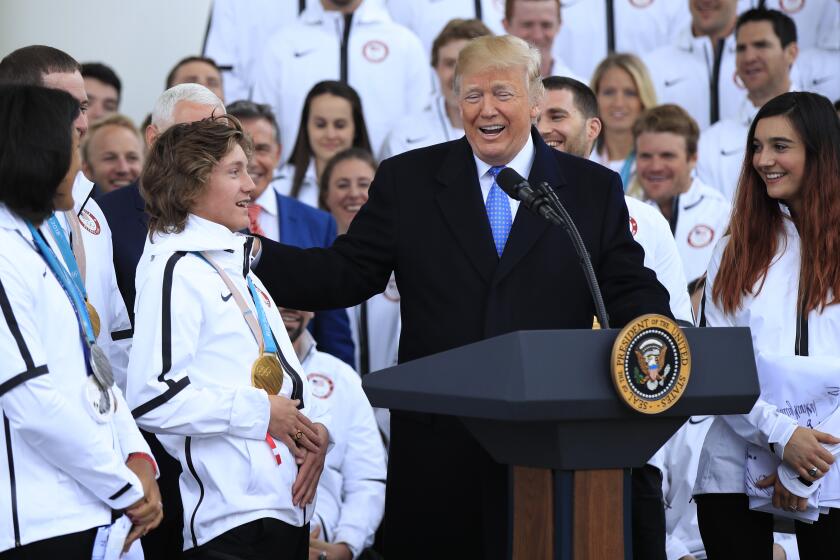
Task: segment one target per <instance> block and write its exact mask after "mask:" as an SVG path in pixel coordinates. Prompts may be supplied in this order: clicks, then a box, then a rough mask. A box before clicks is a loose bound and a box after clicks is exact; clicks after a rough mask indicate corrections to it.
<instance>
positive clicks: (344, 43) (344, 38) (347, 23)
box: [340, 12, 353, 84]
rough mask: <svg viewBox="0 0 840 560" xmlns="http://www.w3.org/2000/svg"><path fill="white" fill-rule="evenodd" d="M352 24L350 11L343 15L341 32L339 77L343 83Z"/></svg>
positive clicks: (345, 80)
mask: <svg viewBox="0 0 840 560" xmlns="http://www.w3.org/2000/svg"><path fill="white" fill-rule="evenodd" d="M352 24H353V13H352V12H350V13H349V14H345V15H344V32H343V33H342V34H341V78H340V81H341V82H343V83H345V84H346V83H349V82H348V70H347V47H348V44H349V43H350V27H351V26H352Z"/></svg>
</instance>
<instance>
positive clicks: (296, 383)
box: [271, 333, 306, 410]
mask: <svg viewBox="0 0 840 560" xmlns="http://www.w3.org/2000/svg"><path fill="white" fill-rule="evenodd" d="M271 338H273V339H274V345H275V346H276V347H277V359H278V360H280V364H281V365H282V366H283V370H284V371H286V372H288V373H289V377H291V379H292V394H291V396H290V397H289V398H290V399H292V400H295V399H300V404H299V405H298V409H299V410H300V409H303V407H304V406H305V404H306V403H304V402H303V381H302V380H301V378H300V374H299V373H298V372H297V371H295V368H293V367H292V364H290V363H289V361H288V360H287V359H286V356H284V355H283V352H282V351H281V350H280V344H278V343H277V337H275V336H274V333H271Z"/></svg>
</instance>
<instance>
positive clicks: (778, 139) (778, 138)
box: [769, 136, 796, 144]
mask: <svg viewBox="0 0 840 560" xmlns="http://www.w3.org/2000/svg"><path fill="white" fill-rule="evenodd" d="M769 140H770V142H789V143H791V144H795V143H796V141H795V140H791V139H790V138H785V137H784V136H772V137H771V138H770V139H769Z"/></svg>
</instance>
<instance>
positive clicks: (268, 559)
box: [150, 518, 309, 560]
mask: <svg viewBox="0 0 840 560" xmlns="http://www.w3.org/2000/svg"><path fill="white" fill-rule="evenodd" d="M308 557H309V524H308V523H307V524H306V525H304V526H303V527H294V526H292V525H289V524H288V523H283V522H282V521H280V520H277V519H271V518H264V519H257V520H256V521H251V522H250V523H246V524H245V525H240V526H239V527H234V528H233V529H231V530H230V531H227V532H225V533H222V534H221V535H219V536H218V537H216V538H215V539H212V540H210V541H208V542H206V543H204V544H203V545H201V546H199V547H198V548H193V549H191V550H188V551H186V552H185V553H184V558H189V559H190V560H276V559H278V558H282V559H283V560H307V559H308ZM150 560H151V559H150Z"/></svg>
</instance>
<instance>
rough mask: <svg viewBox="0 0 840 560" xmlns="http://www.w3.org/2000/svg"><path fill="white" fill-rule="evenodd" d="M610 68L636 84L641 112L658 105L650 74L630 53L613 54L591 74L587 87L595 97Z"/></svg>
mask: <svg viewBox="0 0 840 560" xmlns="http://www.w3.org/2000/svg"><path fill="white" fill-rule="evenodd" d="M610 68H621V69H622V70H624V71H625V72H627V73H628V74H630V78H631V79H632V80H633V83H634V84H636V90H637V91H638V92H639V101H641V103H642V110H645V109H650V108H651V107H655V106H656V105H658V103H657V101H656V89H654V87H653V81H652V80H651V79H650V72H648V69H647V66H645V63H644V62H642V61H641V59H640V58H639V57H637V56H636V55H634V54H630V53H613V54H611V55H609V56H608V57H607V58H605V59H604V60H602V61H601V63H600V64H599V65H598V67H597V68H595V72H594V73H593V74H592V80H590V82H589V85H590V87H592V91H594V92H595V95H596V96H597V95H598V87H599V86H600V83H601V80H602V79H603V78H604V74H606V72H607V70H609V69H610Z"/></svg>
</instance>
